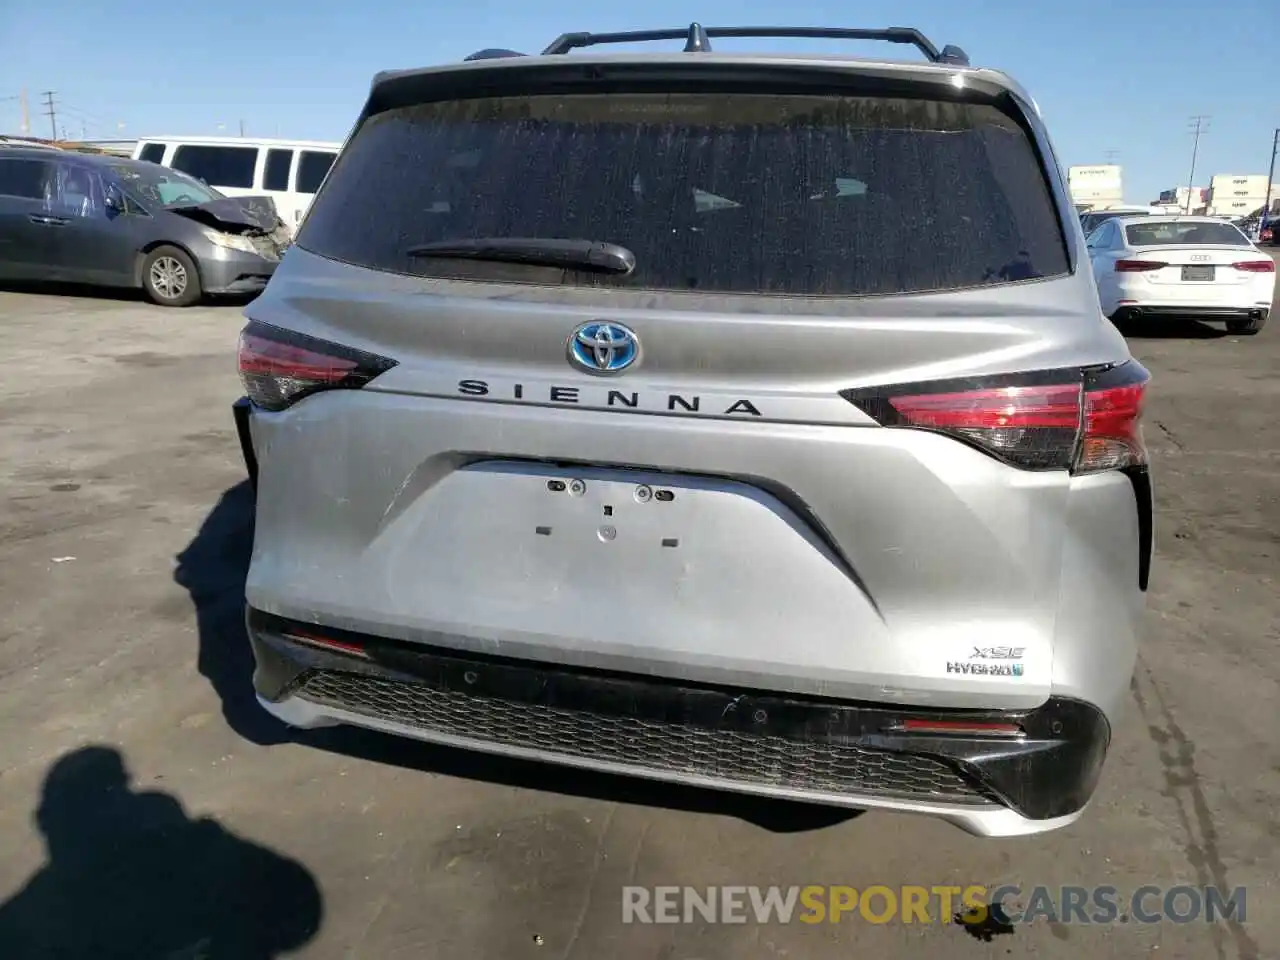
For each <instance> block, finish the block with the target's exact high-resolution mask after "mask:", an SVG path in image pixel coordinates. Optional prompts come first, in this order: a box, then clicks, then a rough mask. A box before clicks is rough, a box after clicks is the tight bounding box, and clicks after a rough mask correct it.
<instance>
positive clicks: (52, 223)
mask: <svg viewBox="0 0 1280 960" xmlns="http://www.w3.org/2000/svg"><path fill="white" fill-rule="evenodd" d="M27 219H28V220H30V221H31V222H32V223H38V224H40V226H42V227H64V226H66V225H67V224H68V223H70V222H71V221H70V220H69V219H68V218H67V217H50V216H45V215H44V214H41V213H33V214H31V216H29V217H28V218H27Z"/></svg>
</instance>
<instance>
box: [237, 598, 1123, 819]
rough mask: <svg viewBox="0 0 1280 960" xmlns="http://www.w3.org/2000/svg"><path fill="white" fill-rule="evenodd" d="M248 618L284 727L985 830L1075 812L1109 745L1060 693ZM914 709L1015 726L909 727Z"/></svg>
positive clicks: (940, 718)
mask: <svg viewBox="0 0 1280 960" xmlns="http://www.w3.org/2000/svg"><path fill="white" fill-rule="evenodd" d="M247 621H248V627H249V636H250V640H251V643H252V645H253V649H254V655H255V658H256V661H257V669H256V671H255V674H254V686H255V688H256V690H257V693H258V696H259V699H260V702H261V703H262V704H263V706H264V707H265V708H266V709H267V710H269V711H270V712H271V713H273V714H274V715H276V716H277V717H279V718H280V719H281V720H283V721H284V722H286V723H289V724H291V725H294V726H299V727H316V726H325V725H330V724H334V723H347V724H352V725H356V726H361V727H366V728H371V729H376V730H381V731H384V732H388V733H394V734H400V735H404V736H409V737H413V738H416V739H419V740H425V741H431V742H437V743H442V744H446V745H452V746H459V747H464V748H470V749H477V750H482V751H486V752H490V753H496V754H502V755H507V756H513V757H522V758H527V759H534V760H542V761H549V762H553V763H559V764H565V765H569V766H575V767H582V768H589V769H595V770H601V771H605V772H611V773H620V774H626V775H632V776H641V777H647V778H652V779H658V780H666V781H673V782H679V783H685V784H689V785H695V786H708V787H714V788H719V789H727V790H732V791H737V792H743V793H752V794H759V795H768V796H776V797H781V798H786V799H795V800H805V801H809V802H817V803H826V804H832V805H837V806H845V807H853V808H884V809H890V810H899V811H903V812H914V813H922V814H929V815H933V816H937V817H940V818H942V819H945V820H948V821H950V822H952V823H954V824H956V825H957V826H960V827H961V828H963V829H965V830H967V831H969V832H971V833H974V834H978V835H983V836H1013V835H1021V834H1029V833H1039V832H1044V831H1047V830H1052V829H1056V828H1057V827H1060V826H1064V825H1066V824H1068V823H1070V822H1071V821H1073V820H1074V819H1076V818H1077V817H1078V816H1079V815H1080V813H1081V812H1082V810H1083V809H1084V806H1085V804H1086V803H1087V802H1088V800H1089V798H1090V797H1091V795H1092V794H1093V791H1094V788H1095V786H1096V784H1097V781H1098V777H1099V774H1100V771H1101V768H1102V764H1103V759H1104V757H1105V754H1106V751H1107V748H1108V745H1109V742H1110V727H1109V725H1108V723H1107V721H1106V719H1105V718H1104V716H1103V715H1102V713H1101V712H1100V711H1099V710H1097V709H1096V708H1095V707H1093V706H1090V705H1088V704H1085V703H1083V702H1081V701H1079V700H1073V699H1069V698H1058V697H1055V698H1051V699H1050V700H1048V701H1047V702H1046V703H1044V704H1042V705H1041V706H1039V707H1036V708H1034V709H1028V710H1015V711H974V710H938V709H917V708H912V707H904V706H900V705H885V704H871V703H860V702H852V701H841V700H834V699H829V698H817V697H794V696H787V695H778V694H771V693H768V692H760V691H751V690H744V689H740V688H733V687H722V686H715V685H710V684H690V683H685V682H680V683H676V682H669V681H661V680H655V679H653V678H648V677H641V676H637V675H634V674H623V673H616V672H605V671H597V670H585V669H574V668H568V667H564V666H561V665H556V664H549V663H539V662H533V661H523V660H517V659H513V658H503V657H494V656H486V655H481V654H474V653H461V652H459V651H457V650H452V649H444V648H438V647H427V646H423V645H419V644H409V643H404V642H401V641H395V640H389V639H386V638H378V637H372V636H368V635H365V634H357V633H352V632H349V631H342V630H335V629H330V628H327V627H316V626H314V625H310V624H301V623H297V622H294V621H289V620H286V619H283V618H280V617H275V616H271V615H268V614H265V613H262V612H260V611H257V610H254V609H252V608H250V609H249V611H248V615H247ZM317 639H319V640H320V641H322V642H329V643H331V644H332V643H335V642H336V644H339V645H343V646H345V652H344V651H343V650H342V649H337V648H334V647H332V646H331V647H329V648H321V647H319V646H317V645H316V641H317ZM908 720H914V721H928V722H932V723H937V722H942V723H944V724H957V723H966V724H975V723H988V724H989V723H1001V724H1011V725H1016V726H1017V727H1018V728H1019V730H1020V732H1019V733H1018V734H1016V735H1010V734H1008V733H1003V734H997V733H994V732H992V733H981V732H975V731H974V730H972V729H970V730H968V731H964V730H956V731H955V732H951V733H938V732H936V731H922V732H916V731H911V730H907V729H905V728H906V726H907V724H906V721H908Z"/></svg>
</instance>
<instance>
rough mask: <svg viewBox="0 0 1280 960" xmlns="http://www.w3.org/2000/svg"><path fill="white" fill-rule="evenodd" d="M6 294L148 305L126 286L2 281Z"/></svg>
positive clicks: (237, 300) (241, 301) (211, 300)
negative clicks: (28, 294)
mask: <svg viewBox="0 0 1280 960" xmlns="http://www.w3.org/2000/svg"><path fill="white" fill-rule="evenodd" d="M0 290H3V291H4V292H6V293H30V294H40V295H42V296H46V297H74V298H77V299H80V300H119V301H121V302H124V303H145V304H150V303H151V301H150V300H148V299H147V297H146V294H144V293H143V292H142V290H141V289H129V288H126V287H94V286H90V285H88V284H83V283H54V282H51V281H39V280H30V281H27V280H6V281H4V283H3V285H0ZM256 296H257V294H236V295H234V296H221V297H210V296H206V297H205V298H204V299H202V300H201V301H200V305H201V306H205V307H243V306H244V305H245V304H247V303H249V302H250V301H252V300H253V299H254V298H255V297H256Z"/></svg>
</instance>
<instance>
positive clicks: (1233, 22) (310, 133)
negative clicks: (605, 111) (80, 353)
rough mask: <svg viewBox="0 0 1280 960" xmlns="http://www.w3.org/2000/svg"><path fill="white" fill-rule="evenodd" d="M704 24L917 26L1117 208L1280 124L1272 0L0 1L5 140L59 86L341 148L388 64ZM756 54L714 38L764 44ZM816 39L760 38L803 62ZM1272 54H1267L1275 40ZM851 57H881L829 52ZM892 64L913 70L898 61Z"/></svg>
mask: <svg viewBox="0 0 1280 960" xmlns="http://www.w3.org/2000/svg"><path fill="white" fill-rule="evenodd" d="M692 19H696V20H698V21H699V22H701V23H703V24H721V25H727V24H744V25H758V24H776V23H788V24H797V25H818V26H866V27H881V26H915V27H919V28H920V29H921V30H923V31H924V32H925V34H926V35H928V36H929V37H930V38H931V39H933V40H934V42H935V43H937V44H938V45H939V46H941V45H942V44H944V43H955V44H959V45H960V46H961V47H963V48H964V49H965V50H966V51H967V52H968V53H969V56H970V58H971V59H972V60H973V62H974V63H975V64H981V65H984V66H993V67H998V68H1000V69H1004V70H1007V71H1008V72H1010V73H1012V74H1013V75H1014V76H1016V77H1017V78H1018V79H1019V80H1021V81H1022V83H1023V84H1025V85H1026V86H1027V87H1028V89H1030V91H1031V93H1032V94H1033V95H1034V96H1035V98H1036V99H1037V101H1039V103H1040V106H1041V109H1042V110H1043V111H1044V114H1045V116H1046V119H1047V121H1048V123H1049V129H1050V131H1051V132H1052V134H1053V137H1054V141H1055V144H1056V145H1057V148H1058V151H1059V153H1060V154H1061V158H1062V162H1063V163H1064V164H1067V165H1072V164H1082V163H1103V162H1107V160H1108V156H1109V154H1111V153H1112V151H1114V152H1115V158H1116V161H1115V162H1119V163H1121V164H1122V165H1123V166H1124V167H1125V180H1126V193H1127V194H1128V197H1127V199H1129V200H1133V201H1145V200H1149V199H1152V198H1153V197H1154V196H1155V193H1156V192H1157V191H1158V190H1160V189H1161V188H1165V187H1170V186H1174V185H1179V184H1185V183H1186V179H1187V174H1188V168H1189V166H1190V158H1191V136H1190V133H1189V132H1188V126H1189V124H1188V117H1190V116H1191V115H1193V114H1208V115H1210V116H1211V117H1212V119H1211V120H1210V121H1209V125H1208V131H1207V133H1206V134H1205V135H1204V137H1203V138H1202V140H1201V149H1200V159H1199V161H1198V163H1197V171H1198V172H1197V175H1196V182H1197V185H1202V184H1204V183H1205V182H1206V181H1207V178H1208V176H1209V175H1210V174H1214V173H1265V172H1266V166H1267V161H1268V160H1269V157H1270V147H1271V133H1272V130H1273V129H1274V128H1275V127H1277V126H1280V84H1277V82H1276V72H1275V50H1276V44H1277V42H1280V0H1234V2H1232V3H1230V4H1224V5H1223V6H1221V7H1217V6H1216V5H1214V4H1206V3H1204V2H1203V0H1120V2H1116V0H1023V2H1021V3H1018V2H1012V0H980V2H976V3H966V4H960V3H954V2H944V0H916V2H914V3H910V4H907V3H901V2H898V3H889V2H878V0H860V2H858V3H842V4H839V5H836V4H830V5H824V4H820V3H816V2H808V0H787V2H783V0H733V2H725V0H700V2H698V3H689V2H676V0H648V2H647V3H644V4H641V5H638V6H636V7H626V6H623V7H616V8H615V7H613V6H612V5H605V6H600V5H597V4H584V3H575V2H570V0H529V2H524V3H517V2H514V0H464V2H457V3H448V4H446V3H443V2H442V0H434V2H432V0H425V2H424V0H417V2H408V0H400V2H395V0H358V2H352V0H341V2H335V0H308V2H301V0H275V2H262V0H256V2H252V0H221V2H217V3H206V2H197V3H167V4H166V3H161V4H157V3H155V2H154V0H150V2H146V3H144V2H142V0H113V2H111V3H103V4H91V3H85V2H84V0H76V2H72V0H44V2H35V0H11V2H8V3H5V2H3V0H0V131H3V132H17V130H18V127H19V121H20V115H19V104H18V100H17V99H16V98H17V96H18V94H19V92H20V91H21V90H22V88H24V87H25V88H26V89H27V91H28V97H29V100H30V105H31V114H32V116H31V121H32V131H33V132H34V133H36V134H37V135H48V130H49V120H48V117H46V116H44V115H43V112H42V111H43V106H42V104H41V93H42V91H45V90H55V91H57V95H56V101H55V102H56V104H58V105H59V111H60V112H59V117H60V120H61V121H62V122H63V123H64V124H65V128H66V132H67V134H68V135H69V136H79V135H81V133H82V130H83V131H84V132H85V133H87V134H88V135H89V136H111V135H115V133H116V130H117V125H118V124H120V123H123V124H124V125H125V126H124V128H123V135H125V136H129V137H134V136H141V135H147V134H157V133H203V134H212V133H219V132H221V133H229V134H234V133H236V132H238V130H239V126H240V123H241V121H243V123H244V128H245V131H246V132H247V133H249V134H257V135H260V136H282V137H299V138H314V139H322V140H340V139H342V137H343V136H344V135H345V134H346V132H347V129H348V127H349V125H350V123H351V122H352V120H353V119H354V117H355V114H356V111H357V110H358V109H359V106H360V104H361V102H362V100H363V98H364V95H365V92H366V91H367V89H368V84H369V80H370V78H371V77H372V76H373V74H374V73H376V72H377V71H378V70H380V69H385V68H394V67H412V66H423V65H428V64H433V63H441V62H447V61H453V60H459V59H461V58H462V57H463V56H465V55H467V54H468V53H471V52H472V51H474V50H477V49H479V48H482V47H490V46H504V47H512V48H515V49H517V50H523V51H526V52H536V51H538V50H540V49H541V48H542V47H543V46H545V45H546V44H547V43H548V42H549V41H550V40H551V39H552V38H553V37H554V36H555V35H556V34H558V33H560V32H562V31H567V30H593V31H603V30H625V29H641V28H653V27H675V26H682V25H684V24H686V23H688V21H690V20H692ZM761 43H762V41H754V42H750V43H748V42H739V43H737V44H729V43H727V42H721V43H718V44H717V47H718V48H721V49H750V48H753V47H755V48H758V47H759V46H760V45H761ZM805 43H807V45H808V46H810V47H813V46H814V45H813V44H812V43H811V42H802V43H797V42H792V43H791V44H790V45H789V46H787V45H785V44H783V43H781V42H777V43H775V42H769V45H770V46H773V47H781V48H796V47H798V46H803V45H805ZM1268 45H1269V46H1270V51H1268V50H1267V46H1268ZM816 48H817V49H822V50H830V51H834V50H840V49H844V50H849V51H851V52H855V53H860V52H868V51H871V50H880V49H882V47H881V46H880V45H874V46H866V45H858V44H852V45H851V44H843V45H836V44H822V45H819V46H817V47H816ZM890 52H891V54H892V55H894V56H912V55H913V53H914V51H912V50H911V49H910V48H907V47H892V48H890Z"/></svg>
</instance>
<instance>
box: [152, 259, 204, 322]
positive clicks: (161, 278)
mask: <svg viewBox="0 0 1280 960" xmlns="http://www.w3.org/2000/svg"><path fill="white" fill-rule="evenodd" d="M142 289H143V290H145V291H146V292H147V296H148V297H150V298H151V300H152V301H153V302H154V303H158V304H160V306H162V307H189V306H190V305H191V304H193V303H195V302H196V301H197V300H199V299H200V293H201V291H200V274H199V272H198V271H197V270H196V265H195V263H194V262H193V261H192V260H191V258H190V257H189V256H187V255H186V254H185V253H183V252H182V251H181V250H179V249H178V248H177V247H156V248H155V249H154V250H152V251H151V252H150V253H149V254H147V258H146V260H144V261H143V263H142Z"/></svg>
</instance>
